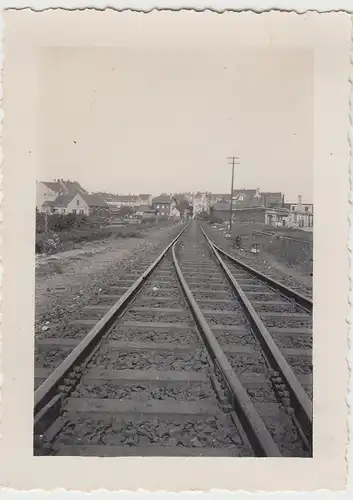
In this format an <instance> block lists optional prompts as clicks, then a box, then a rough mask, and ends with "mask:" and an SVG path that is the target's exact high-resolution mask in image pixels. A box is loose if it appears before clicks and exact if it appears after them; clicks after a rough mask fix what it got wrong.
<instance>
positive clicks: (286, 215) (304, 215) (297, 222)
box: [265, 205, 314, 230]
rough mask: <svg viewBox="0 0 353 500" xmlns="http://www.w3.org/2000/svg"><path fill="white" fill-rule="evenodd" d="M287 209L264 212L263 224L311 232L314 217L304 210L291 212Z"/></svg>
mask: <svg viewBox="0 0 353 500" xmlns="http://www.w3.org/2000/svg"><path fill="white" fill-rule="evenodd" d="M292 206H294V207H295V205H290V207H289V208H269V209H267V210H266V220H265V223H266V224H269V225H271V226H286V227H293V228H294V227H297V228H305V229H307V230H311V228H312V227H313V222H314V220H313V219H314V215H313V213H310V212H309V211H305V210H292Z"/></svg>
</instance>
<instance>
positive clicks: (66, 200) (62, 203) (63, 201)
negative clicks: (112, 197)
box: [43, 193, 109, 215]
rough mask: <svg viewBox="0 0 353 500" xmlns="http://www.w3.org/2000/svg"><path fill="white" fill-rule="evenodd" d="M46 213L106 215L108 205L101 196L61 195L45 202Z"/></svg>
mask: <svg viewBox="0 0 353 500" xmlns="http://www.w3.org/2000/svg"><path fill="white" fill-rule="evenodd" d="M43 208H44V211H45V212H46V213H51V214H80V215H104V214H107V212H108V210H109V206H108V204H107V203H106V202H105V201H104V200H103V199H102V198H101V197H99V196H96V195H89V194H80V193H73V194H61V195H59V196H57V197H56V198H55V200H53V201H51V200H50V201H49V200H47V201H45V202H44V204H43Z"/></svg>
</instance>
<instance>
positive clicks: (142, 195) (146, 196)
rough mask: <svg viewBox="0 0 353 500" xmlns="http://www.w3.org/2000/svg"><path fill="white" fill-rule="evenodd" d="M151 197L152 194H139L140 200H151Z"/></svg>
mask: <svg viewBox="0 0 353 500" xmlns="http://www.w3.org/2000/svg"><path fill="white" fill-rule="evenodd" d="M150 196H151V195H150V194H139V198H141V199H143V198H149V197H150Z"/></svg>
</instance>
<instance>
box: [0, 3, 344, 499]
mask: <svg viewBox="0 0 353 500" xmlns="http://www.w3.org/2000/svg"><path fill="white" fill-rule="evenodd" d="M264 3H265V2H264V1H261V0H260V1H259V2H251V1H236V0H233V1H232V0H219V1H217V0H214V1H213V2H210V1H209V2H205V1H202V0H193V1H190V0H189V1H184V2H183V3H182V4H179V3H176V2H173V1H168V0H159V1H158V3H156V2H152V1H151V0H141V1H138V0H127V1H118V0H116V1H112V0H111V1H110V2H105V1H103V0H95V1H94V0H92V1H91V2H90V3H89V4H88V3H87V2H85V1H84V0H79V1H77V0H76V1H65V0H61V1H57V2H55V3H54V2H52V1H46V0H32V1H26V0H0V8H1V9H3V8H20V9H21V8H32V9H33V10H44V9H48V8H65V9H70V10H73V9H83V8H96V9H105V8H113V9H115V10H123V9H132V10H138V11H144V12H149V11H151V10H153V9H172V10H179V9H181V8H186V9H194V10H204V9H209V10H213V11H215V12H222V11H224V10H234V11H239V10H252V11H254V12H257V13H258V12H266V11H269V10H271V9H276V10H284V11H295V12H297V13H303V12H305V11H308V10H316V11H318V12H328V11H335V12H338V11H344V12H347V13H353V2H352V0H336V1H335V0H298V1H290V0H282V1H279V0H277V1H273V2H272V3H271V4H267V5H264ZM3 28H4V26H3V22H2V19H0V68H1V70H2V69H3V63H4V61H3V55H2V50H1V49H2V41H3ZM352 40H353V29H352ZM351 63H353V54H352V55H351ZM0 78H1V81H0V137H1V130H2V120H3V109H2V98H3V94H2V72H1V77H0ZM350 83H351V94H350V113H349V119H350V125H351V126H350V131H349V133H348V137H349V143H350V151H351V161H350V184H351V193H350V203H351V205H352V204H353V189H352V187H353V168H352V162H353V158H352V151H353V127H352V124H353V106H352V104H353V90H352V83H353V69H352V71H351V76H350ZM2 159H3V154H2V144H1V142H0V221H2V211H1V203H2V191H1V185H2V171H1V163H2ZM349 221H350V223H351V222H352V221H353V209H352V206H351V207H350V214H349ZM1 239H2V238H1V227H0V245H1ZM348 246H349V250H350V252H352V251H353V234H352V228H351V227H350V229H349V241H348ZM0 248H1V246H0ZM0 252H1V250H0ZM351 262H352V257H351V256H350V263H351ZM352 267H353V266H352V265H351V266H350V280H352V279H353V269H352ZM3 271H4V270H3V268H2V265H1V253H0V291H1V284H2V275H3ZM349 298H350V303H352V301H353V290H352V287H351V289H350V294H349ZM0 300H1V293H0ZM0 321H1V316H0ZM348 321H349V323H350V324H351V323H352V321H353V312H352V310H351V311H350V313H349V317H348ZM0 325H1V323H0ZM349 345H350V351H349V354H348V361H349V367H350V369H352V366H353V363H352V361H353V354H352V348H351V346H352V329H351V328H350V331H349ZM352 380H353V378H352V376H351V377H350V392H349V394H348V396H347V402H348V405H349V407H351V405H352V401H353V399H352V398H353V396H352V391H351V389H352ZM1 381H2V375H1V327H0V387H1ZM0 410H1V392H0ZM0 417H1V412H0ZM352 419H353V417H352V414H351V413H350V415H349V437H351V429H352ZM0 445H1V442H0ZM327 451H328V453H329V449H328V450H327ZM352 458H353V448H352V444H351V442H350V444H349V447H348V451H347V460H348V488H347V490H346V491H345V492H335V493H332V492H330V491H327V490H325V491H324V490H322V491H317V492H301V493H299V492H277V493H267V492H266V493H251V494H252V495H255V497H256V498H264V495H266V497H267V498H272V497H273V496H274V495H276V496H278V495H281V498H289V496H291V497H293V496H296V497H297V496H298V495H301V496H302V499H304V498H307V497H308V495H310V496H311V497H312V498H318V499H321V498H323V499H325V498H334V497H337V496H338V495H339V496H340V498H343V497H344V498H350V497H351V494H352V493H353V488H352V480H353V475H352V474H351V467H350V464H351V463H352ZM0 466H1V465H0ZM131 473H132V474H133V471H131ZM58 474H60V471H58ZM20 494H21V495H26V496H27V498H29V499H32V498H36V499H37V498H43V495H51V496H52V497H55V498H56V497H57V496H58V495H60V498H63V497H62V495H63V494H65V495H71V496H72V495H74V496H75V498H76V499H77V500H79V499H81V498H83V495H84V496H87V495H90V496H91V498H92V499H96V498H97V499H98V498H102V497H103V498H107V495H116V496H119V497H120V498H126V497H127V496H128V495H129V496H130V495H134V496H135V498H141V497H142V495H143V498H144V499H146V500H147V498H148V497H150V496H152V495H153V496H154V498H158V499H159V498H165V497H166V495H173V493H167V492H159V493H150V492H145V491H142V490H139V491H137V492H134V493H133V492H128V491H119V492H108V491H106V490H99V491H96V492H92V493H85V492H74V491H70V492H67V491H64V490H56V491H55V492H52V493H49V492H45V491H40V490H36V491H29V492H17V491H14V490H10V489H6V488H4V489H2V490H1V491H0V498H9V499H12V498H14V495H16V498H18V496H17V495H20ZM174 495H175V494H174ZM180 495H182V496H183V497H184V498H190V496H191V495H193V498H195V496H198V497H199V496H200V495H203V500H204V499H205V496H208V497H209V498H210V499H213V498H217V499H224V500H226V498H229V495H236V497H237V498H238V499H239V500H240V499H243V498H245V495H249V493H248V492H245V491H239V492H236V493H232V492H226V491H222V490H213V491H211V492H209V493H201V492H190V493H185V492H183V493H180V494H179V496H180Z"/></svg>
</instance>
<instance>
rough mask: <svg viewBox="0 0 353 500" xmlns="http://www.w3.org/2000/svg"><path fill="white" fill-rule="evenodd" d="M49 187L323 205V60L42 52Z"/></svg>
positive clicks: (158, 51) (41, 173)
mask: <svg viewBox="0 0 353 500" xmlns="http://www.w3.org/2000/svg"><path fill="white" fill-rule="evenodd" d="M38 71H39V82H40V88H39V94H40V97H39V101H38V106H39V110H38V114H37V116H38V121H37V140H38V144H39V162H38V167H37V180H43V181H49V180H53V179H54V178H58V177H61V178H64V179H70V180H77V181H79V182H80V183H81V184H82V186H83V187H85V188H86V189H87V190H89V191H107V192H114V193H121V194H122V193H124V194H128V193H151V194H153V195H157V194H159V193H161V192H185V191H188V192H194V191H211V192H213V193H228V192H230V185H231V167H230V165H229V164H228V162H229V160H227V157H229V156H238V157H239V158H240V163H239V165H237V166H236V170H235V178H234V188H235V189H241V188H259V189H260V190H261V191H281V192H283V193H284V194H285V198H286V201H295V200H296V199H297V196H298V195H299V194H300V195H302V198H303V201H306V202H311V201H312V187H313V58H312V53H311V52H310V51H305V50H283V49H282V50H279V49H276V50H274V49H263V50H254V49H251V50H250V49H246V50H245V49H244V50H242V49H241V48H237V49H227V50H224V49H221V48H215V49H212V48H209V47H208V48H205V49H203V48H194V49H191V50H185V48H177V47H176V48H168V49H166V48H165V49H163V48H153V47H149V48H145V49H144V48H143V47H141V48H140V47H133V48H129V47H120V48H117V47H114V48H109V47H101V48H99V47H94V48H93V47H92V48H67V47H66V48H64V47H63V48H60V47H50V48H46V49H42V51H41V55H40V59H39V65H38Z"/></svg>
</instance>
